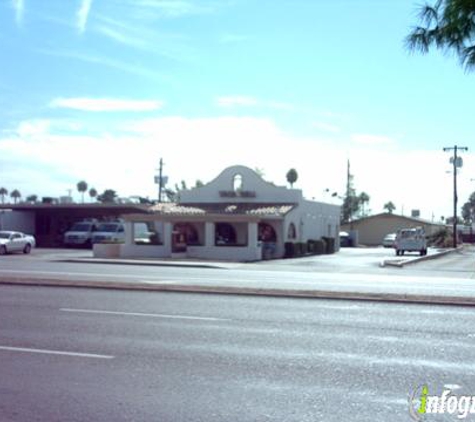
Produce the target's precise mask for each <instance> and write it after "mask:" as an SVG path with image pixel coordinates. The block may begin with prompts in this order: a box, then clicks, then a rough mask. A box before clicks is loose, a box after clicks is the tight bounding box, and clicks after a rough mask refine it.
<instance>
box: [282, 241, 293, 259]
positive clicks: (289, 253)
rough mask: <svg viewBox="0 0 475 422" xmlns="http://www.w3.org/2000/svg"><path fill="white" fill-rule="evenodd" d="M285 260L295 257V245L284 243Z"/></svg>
mask: <svg viewBox="0 0 475 422" xmlns="http://www.w3.org/2000/svg"><path fill="white" fill-rule="evenodd" d="M284 248H285V255H284V256H285V258H293V257H294V256H295V244H294V243H292V242H285V243H284Z"/></svg>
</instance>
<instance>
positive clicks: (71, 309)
mask: <svg viewBox="0 0 475 422" xmlns="http://www.w3.org/2000/svg"><path fill="white" fill-rule="evenodd" d="M60 311H62V312H77V313H85V314H105V315H124V316H139V317H149V318H169V319H191V320H198V321H230V319H227V318H213V317H198V316H190V315H169V314H148V313H142V312H117V311H101V310H95V309H73V308H60Z"/></svg>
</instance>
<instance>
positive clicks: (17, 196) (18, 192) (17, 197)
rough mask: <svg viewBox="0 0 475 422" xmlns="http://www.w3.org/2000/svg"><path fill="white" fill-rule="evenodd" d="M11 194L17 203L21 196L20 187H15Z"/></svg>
mask: <svg viewBox="0 0 475 422" xmlns="http://www.w3.org/2000/svg"><path fill="white" fill-rule="evenodd" d="M10 196H11V197H12V198H13V202H14V203H15V204H16V203H17V201H18V199H20V198H21V193H20V191H19V190H18V189H14V190H12V191H11V193H10Z"/></svg>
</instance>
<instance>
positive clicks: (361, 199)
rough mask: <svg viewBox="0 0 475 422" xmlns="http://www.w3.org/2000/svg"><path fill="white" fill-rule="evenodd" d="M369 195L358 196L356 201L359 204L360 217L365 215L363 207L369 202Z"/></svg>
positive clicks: (361, 194)
mask: <svg viewBox="0 0 475 422" xmlns="http://www.w3.org/2000/svg"><path fill="white" fill-rule="evenodd" d="M369 199H370V198H369V195H368V194H367V193H366V192H361V193H360V195H359V196H358V200H359V202H360V204H361V215H362V216H363V217H364V216H365V215H366V212H365V211H366V210H365V205H366V204H367V203H368V202H369Z"/></svg>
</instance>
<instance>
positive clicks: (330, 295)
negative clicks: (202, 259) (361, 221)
mask: <svg viewBox="0 0 475 422" xmlns="http://www.w3.org/2000/svg"><path fill="white" fill-rule="evenodd" d="M0 284H1V285H15V286H47V287H74V288H95V289H112V290H129V291H132V290H135V291H156V292H177V293H206V294H227V295H244V296H267V297H290V298H308V299H335V300H357V301H370V302H376V301H378V302H392V303H414V304H433V305H454V306H475V297H464V296H439V295H417V294H403V293H371V292H367V293H362V292H350V291H346V292H345V291H342V292H338V291H330V290H308V289H277V288H259V287H240V286H206V285H186V284H171V283H166V284H160V283H118V282H110V281H87V280H66V281H64V280H57V279H44V278H43V279H25V278H13V277H12V278H8V279H3V280H0Z"/></svg>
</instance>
